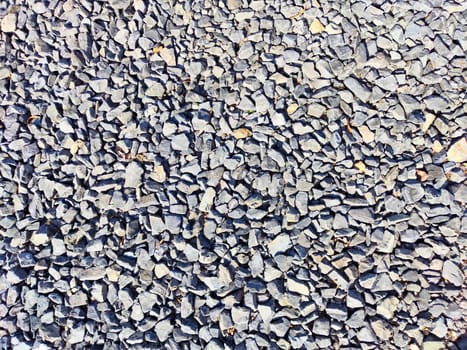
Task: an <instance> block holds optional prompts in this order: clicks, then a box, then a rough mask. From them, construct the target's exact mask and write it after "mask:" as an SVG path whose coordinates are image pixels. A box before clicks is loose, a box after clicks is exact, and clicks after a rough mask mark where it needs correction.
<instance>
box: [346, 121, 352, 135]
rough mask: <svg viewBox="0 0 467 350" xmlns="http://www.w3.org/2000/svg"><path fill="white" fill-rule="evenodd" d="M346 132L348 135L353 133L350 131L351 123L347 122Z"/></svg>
mask: <svg viewBox="0 0 467 350" xmlns="http://www.w3.org/2000/svg"><path fill="white" fill-rule="evenodd" d="M347 132H349V133H350V134H351V133H352V132H353V129H352V121H350V120H349V121H347Z"/></svg>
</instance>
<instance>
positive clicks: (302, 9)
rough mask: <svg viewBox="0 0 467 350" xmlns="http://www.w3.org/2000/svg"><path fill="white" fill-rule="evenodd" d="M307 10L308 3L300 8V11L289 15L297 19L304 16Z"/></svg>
mask: <svg viewBox="0 0 467 350" xmlns="http://www.w3.org/2000/svg"><path fill="white" fill-rule="evenodd" d="M305 11H306V5H303V7H302V8H301V9H300V11H298V12H297V13H296V14H295V15H293V16H292V17H289V19H296V18H298V17H300V16H302V15H303V14H304V13H305Z"/></svg>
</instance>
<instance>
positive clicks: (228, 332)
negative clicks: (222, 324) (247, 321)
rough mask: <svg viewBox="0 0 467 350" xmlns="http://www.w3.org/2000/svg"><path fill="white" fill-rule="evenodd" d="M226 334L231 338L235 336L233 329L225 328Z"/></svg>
mask: <svg viewBox="0 0 467 350" xmlns="http://www.w3.org/2000/svg"><path fill="white" fill-rule="evenodd" d="M226 333H227V334H228V335H230V336H233V335H234V334H235V327H230V328H227V330H226Z"/></svg>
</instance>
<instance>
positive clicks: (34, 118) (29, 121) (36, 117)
mask: <svg viewBox="0 0 467 350" xmlns="http://www.w3.org/2000/svg"><path fill="white" fill-rule="evenodd" d="M36 119H40V116H38V115H30V116H29V117H28V119H26V124H29V123H31V122H33V121H34V120H36Z"/></svg>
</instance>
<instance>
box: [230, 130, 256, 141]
mask: <svg viewBox="0 0 467 350" xmlns="http://www.w3.org/2000/svg"><path fill="white" fill-rule="evenodd" d="M251 135H253V133H252V132H251V130H250V129H247V128H239V129H236V130H234V132H233V136H234V137H235V138H236V139H245V138H247V137H250V136H251Z"/></svg>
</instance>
